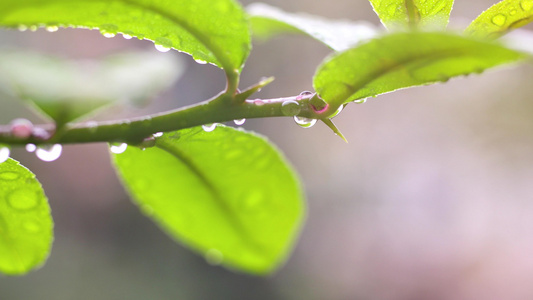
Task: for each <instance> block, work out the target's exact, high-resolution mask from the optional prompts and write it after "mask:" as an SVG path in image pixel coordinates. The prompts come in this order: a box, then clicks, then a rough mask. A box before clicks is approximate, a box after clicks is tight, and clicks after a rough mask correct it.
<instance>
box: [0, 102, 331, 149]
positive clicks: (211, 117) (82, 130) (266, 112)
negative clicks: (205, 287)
mask: <svg viewBox="0 0 533 300" xmlns="http://www.w3.org/2000/svg"><path fill="white" fill-rule="evenodd" d="M236 96H238V95H236ZM236 96H233V95H228V94H227V93H221V94H219V95H218V96H216V97H214V98H213V99H210V100H207V101H204V102H200V103H198V104H195V105H191V106H187V107H183V108H180V109H177V110H173V111H168V112H163V113H158V114H153V115H147V116H142V117H136V118H132V119H123V120H115V121H103V122H97V123H95V122H90V123H74V124H66V125H65V126H64V127H63V128H62V129H61V131H60V132H58V133H57V134H55V135H52V136H51V138H49V139H42V138H38V137H35V136H32V137H29V138H27V139H19V138H16V137H13V136H12V135H11V132H10V128H9V126H0V144H8V145H25V144H28V143H32V144H36V145H38V144H76V143H94V142H126V143H130V144H139V143H141V142H142V141H143V140H144V139H145V138H147V137H149V136H151V135H152V134H153V133H156V132H167V131H175V130H179V129H184V128H190V127H195V126H199V125H203V124H210V123H217V122H228V121H233V120H236V119H253V118H267V117H284V116H286V115H284V114H283V111H282V109H281V107H282V104H283V103H284V102H285V101H289V100H292V101H297V102H299V104H300V107H301V111H300V113H299V114H298V115H299V116H302V117H307V118H315V119H323V118H325V117H326V116H329V115H330V114H331V113H332V112H334V111H335V109H336V108H331V109H330V108H328V109H326V110H322V111H320V112H316V111H315V110H314V109H313V107H312V105H311V104H310V103H309V100H310V99H311V98H312V97H313V96H314V95H313V94H312V95H307V96H304V97H302V96H294V97H285V98H276V99H265V100H261V99H256V100H246V101H244V102H242V103H236V101H235V97H236ZM291 117H292V116H291ZM39 127H41V129H45V130H48V131H49V132H51V131H53V126H50V125H40V126H39Z"/></svg>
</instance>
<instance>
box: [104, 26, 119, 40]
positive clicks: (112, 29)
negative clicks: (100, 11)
mask: <svg viewBox="0 0 533 300" xmlns="http://www.w3.org/2000/svg"><path fill="white" fill-rule="evenodd" d="M117 31H118V27H117V25H113V24H103V25H101V26H100V33H102V35H103V36H105V37H106V38H112V37H115V36H116V35H117Z"/></svg>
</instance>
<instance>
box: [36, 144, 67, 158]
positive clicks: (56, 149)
mask: <svg viewBox="0 0 533 300" xmlns="http://www.w3.org/2000/svg"><path fill="white" fill-rule="evenodd" d="M62 151H63V147H62V146H61V145H59V144H55V145H44V146H39V147H38V148H37V150H36V151H35V155H37V157H38V158H39V159H40V160H42V161H54V160H56V159H58V158H59V157H60V156H61V152H62Z"/></svg>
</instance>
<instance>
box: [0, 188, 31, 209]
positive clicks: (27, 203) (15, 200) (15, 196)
mask: <svg viewBox="0 0 533 300" xmlns="http://www.w3.org/2000/svg"><path fill="white" fill-rule="evenodd" d="M7 203H8V204H9V206H11V207H12V208H13V209H16V210H31V209H34V208H35V207H37V206H38V205H39V197H37V194H36V192H35V191H32V190H29V191H28V190H27V189H25V188H22V189H18V190H14V191H13V192H11V193H10V194H9V195H8V196H7Z"/></svg>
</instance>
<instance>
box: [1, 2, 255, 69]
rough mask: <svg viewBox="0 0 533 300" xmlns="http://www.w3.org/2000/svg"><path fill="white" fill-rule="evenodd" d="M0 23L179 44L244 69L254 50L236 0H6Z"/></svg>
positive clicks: (222, 64)
mask: <svg viewBox="0 0 533 300" xmlns="http://www.w3.org/2000/svg"><path fill="white" fill-rule="evenodd" d="M0 25H3V26H13V27H18V28H21V29H26V28H30V29H32V28H37V27H38V26H47V28H48V29H50V30H51V31H53V30H56V29H57V27H58V26H59V27H66V26H71V27H82V28H91V29H99V30H100V31H101V32H102V33H103V34H104V35H106V36H108V37H111V36H113V35H115V34H118V33H122V34H124V35H126V36H127V37H137V38H139V39H143V38H144V39H148V40H151V41H153V42H154V43H155V44H156V45H157V46H158V48H159V49H165V48H174V49H176V50H179V51H183V52H186V53H189V54H191V55H192V56H193V57H194V58H195V59H196V60H198V61H200V62H208V63H213V64H215V65H217V66H219V67H222V68H224V69H226V70H228V71H233V70H235V69H237V70H240V69H241V67H242V65H243V64H244V61H245V60H246V57H247V56H248V53H249V51H250V34H249V28H248V23H247V22H246V21H245V14H244V12H243V10H242V8H241V7H240V5H239V4H237V2H236V1H233V0H209V1H205V0H109V1H93V0H76V1H70V0H2V1H0Z"/></svg>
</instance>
